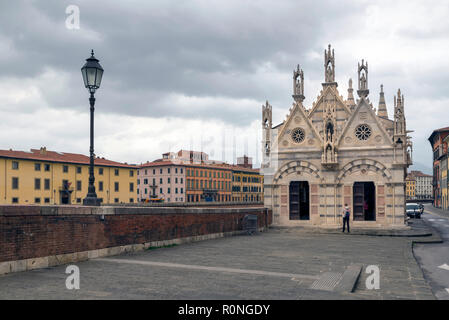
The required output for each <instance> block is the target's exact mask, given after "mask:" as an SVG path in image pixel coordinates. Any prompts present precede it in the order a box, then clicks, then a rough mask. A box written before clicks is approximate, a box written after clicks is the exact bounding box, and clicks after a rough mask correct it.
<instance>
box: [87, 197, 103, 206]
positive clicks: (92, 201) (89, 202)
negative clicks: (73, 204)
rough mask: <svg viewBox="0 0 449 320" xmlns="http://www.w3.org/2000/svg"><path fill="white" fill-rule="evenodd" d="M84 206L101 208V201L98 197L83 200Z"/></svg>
mask: <svg viewBox="0 0 449 320" xmlns="http://www.w3.org/2000/svg"><path fill="white" fill-rule="evenodd" d="M83 205H84V206H100V205H101V200H100V199H99V198H97V197H89V196H87V197H86V198H84V199H83Z"/></svg>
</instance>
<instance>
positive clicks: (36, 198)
mask: <svg viewBox="0 0 449 320" xmlns="http://www.w3.org/2000/svg"><path fill="white" fill-rule="evenodd" d="M136 171H137V168H136V167H135V166H133V165H128V164H126V163H119V162H114V161H110V160H107V159H104V158H96V159H95V167H94V173H95V191H96V193H97V196H98V198H100V199H101V200H102V204H114V203H132V202H137V192H136V188H137V172H136ZM88 185H89V157H87V156H85V155H81V154H75V153H61V152H55V151H47V150H46V148H45V147H43V148H40V150H37V149H31V151H30V152H26V151H13V150H0V204H42V205H50V204H57V205H59V204H78V205H80V204H82V203H83V199H84V198H85V197H86V195H87V189H88Z"/></svg>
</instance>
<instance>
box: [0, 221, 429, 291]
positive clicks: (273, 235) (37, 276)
mask: <svg viewBox="0 0 449 320" xmlns="http://www.w3.org/2000/svg"><path fill="white" fill-rule="evenodd" d="M358 264H362V265H363V269H362V273H361V276H360V278H359V281H358V282H357V285H356V288H355V290H354V292H353V293H350V292H349V291H345V290H343V291H342V290H339V289H338V288H339V287H341V286H339V285H340V284H341V282H342V279H343V278H344V277H345V275H347V271H348V270H350V268H351V266H352V265H358ZM77 265H78V267H79V269H80V279H81V280H80V289H79V290H68V289H66V286H65V281H66V277H67V274H65V270H66V266H58V267H53V268H47V269H40V270H33V271H28V272H23V273H15V274H7V275H4V276H0V299H433V298H434V297H433V295H432V292H431V289H430V287H429V286H428V284H427V283H426V281H425V280H424V278H423V274H422V271H421V269H420V268H419V266H418V265H417V263H416V261H415V259H414V257H413V254H412V250H411V238H405V237H385V236H383V237H375V236H363V235H353V234H350V235H348V234H313V233H305V232H301V231H300V230H295V229H271V230H269V231H267V232H264V233H260V234H258V235H254V236H236V237H229V238H222V239H216V240H209V241H202V242H197V243H191V244H185V245H181V246H175V247H171V248H160V249H154V250H148V251H145V252H141V253H135V254H126V255H120V256H114V257H108V258H102V259H94V260H90V261H85V262H80V263H78V264H77ZM369 265H376V266H378V267H379V268H380V289H379V290H368V289H367V288H366V286H365V281H366V279H367V276H368V274H366V273H365V270H366V267H367V266H369Z"/></svg>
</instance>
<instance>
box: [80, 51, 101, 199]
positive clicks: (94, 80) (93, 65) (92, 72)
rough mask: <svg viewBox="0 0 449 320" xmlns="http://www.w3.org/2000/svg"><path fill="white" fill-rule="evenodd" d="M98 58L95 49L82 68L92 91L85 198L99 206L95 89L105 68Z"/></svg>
mask: <svg viewBox="0 0 449 320" xmlns="http://www.w3.org/2000/svg"><path fill="white" fill-rule="evenodd" d="M98 61H99V60H98V59H97V58H95V57H94V50H92V53H91V56H90V57H89V58H87V59H86V63H85V64H84V66H83V67H82V68H81V73H82V75H83V81H84V86H85V87H86V88H87V89H88V90H89V92H90V98H89V102H90V148H89V152H90V163H89V188H88V191H87V196H86V198H84V199H83V204H84V205H85V206H99V205H100V204H101V201H100V199H98V198H97V193H96V192H95V185H94V182H95V176H94V111H95V108H94V105H95V97H94V94H95V91H96V90H97V89H98V88H100V84H101V78H102V77H103V71H104V70H103V68H102V67H101V65H100V63H98Z"/></svg>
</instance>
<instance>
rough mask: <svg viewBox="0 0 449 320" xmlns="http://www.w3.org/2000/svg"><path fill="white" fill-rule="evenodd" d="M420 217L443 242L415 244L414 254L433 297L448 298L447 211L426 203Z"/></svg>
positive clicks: (448, 228) (448, 226) (448, 215)
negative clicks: (434, 230) (435, 231)
mask: <svg viewBox="0 0 449 320" xmlns="http://www.w3.org/2000/svg"><path fill="white" fill-rule="evenodd" d="M422 218H423V219H424V221H425V222H426V223H427V224H429V225H431V226H432V227H433V228H434V229H436V230H437V231H438V232H439V234H440V236H441V238H442V239H443V241H444V242H443V243H428V244H416V245H415V246H414V254H415V257H416V259H417V260H418V263H419V264H420V266H421V268H422V269H423V271H424V276H425V278H426V280H427V281H428V282H429V284H430V285H431V287H432V291H433V293H434V295H435V297H436V298H437V299H441V300H449V213H445V212H443V211H441V210H438V209H435V208H433V207H432V205H430V204H426V205H425V209H424V214H423V215H422Z"/></svg>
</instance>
